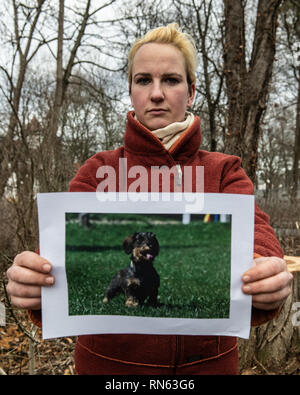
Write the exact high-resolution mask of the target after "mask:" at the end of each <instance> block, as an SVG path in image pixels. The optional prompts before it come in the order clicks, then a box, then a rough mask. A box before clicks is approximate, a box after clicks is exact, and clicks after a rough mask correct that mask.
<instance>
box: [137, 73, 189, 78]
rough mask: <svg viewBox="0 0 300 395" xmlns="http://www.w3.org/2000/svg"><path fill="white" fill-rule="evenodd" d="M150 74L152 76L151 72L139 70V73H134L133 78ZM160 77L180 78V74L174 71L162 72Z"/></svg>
mask: <svg viewBox="0 0 300 395" xmlns="http://www.w3.org/2000/svg"><path fill="white" fill-rule="evenodd" d="M151 76H152V75H151V73H143V72H140V73H136V74H135V75H134V77H133V78H136V77H151ZM162 77H163V78H168V77H178V78H182V75H181V74H178V73H176V72H174V73H172V72H171V73H164V74H162Z"/></svg>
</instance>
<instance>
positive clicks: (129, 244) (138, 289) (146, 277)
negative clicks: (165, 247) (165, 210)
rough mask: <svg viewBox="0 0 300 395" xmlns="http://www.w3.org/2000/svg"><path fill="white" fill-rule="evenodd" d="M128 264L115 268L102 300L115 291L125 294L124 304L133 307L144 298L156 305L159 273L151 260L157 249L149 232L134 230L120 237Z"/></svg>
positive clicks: (143, 300) (106, 301) (109, 298)
mask: <svg viewBox="0 0 300 395" xmlns="http://www.w3.org/2000/svg"><path fill="white" fill-rule="evenodd" d="M123 248H124V251H125V253H126V254H130V259H131V261H130V264H129V265H128V266H127V267H126V268H124V269H122V270H120V271H118V272H117V273H116V274H115V276H114V277H113V279H112V280H111V282H110V284H109V287H108V289H107V291H106V295H105V298H104V299H103V302H104V303H108V302H109V301H110V300H111V299H113V298H114V297H115V296H117V295H119V294H124V295H125V306H126V307H137V306H140V305H142V304H144V303H145V302H146V303H147V304H149V305H150V306H158V305H159V304H158V300H157V296H158V288H159V286H160V277H159V275H158V273H157V271H156V270H155V268H154V266H153V263H154V260H155V258H156V256H157V255H158V253H159V243H158V240H157V238H156V236H155V234H154V233H153V232H135V233H133V234H132V235H130V236H128V237H126V239H125V240H124V241H123Z"/></svg>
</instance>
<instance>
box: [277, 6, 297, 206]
mask: <svg viewBox="0 0 300 395" xmlns="http://www.w3.org/2000/svg"><path fill="white" fill-rule="evenodd" d="M281 16H282V19H283V25H284V29H285V32H286V38H287V39H286V44H287V47H288V50H289V51H290V53H291V55H292V59H293V62H291V64H290V66H291V68H292V75H293V79H294V82H296V86H297V100H296V122H295V140H294V152H293V168H292V178H293V182H292V186H291V190H290V192H291V193H290V195H291V198H292V200H293V201H295V200H296V199H297V194H298V189H299V185H300V184H299V175H300V170H299V164H300V4H299V3H298V2H295V1H292V0H290V1H287V2H286V3H285V6H284V8H283V10H282V13H281Z"/></svg>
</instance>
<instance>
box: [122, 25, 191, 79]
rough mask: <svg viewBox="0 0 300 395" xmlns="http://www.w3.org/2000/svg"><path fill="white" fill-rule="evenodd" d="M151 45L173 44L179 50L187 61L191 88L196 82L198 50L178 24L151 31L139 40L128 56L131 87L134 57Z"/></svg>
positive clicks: (187, 72)
mask: <svg viewBox="0 0 300 395" xmlns="http://www.w3.org/2000/svg"><path fill="white" fill-rule="evenodd" d="M149 43H157V44H172V45H174V46H175V47H176V48H178V49H179V50H180V52H181V53H182V55H183V57H184V59H185V64H186V74H187V82H188V85H189V87H190V86H191V85H192V84H194V83H195V82H196V73H195V72H196V67H197V50H196V45H195V42H194V40H193V38H192V37H191V36H190V35H189V34H187V33H183V32H182V31H181V29H180V27H179V25H178V24H177V23H171V24H169V25H167V26H162V27H158V28H156V29H152V30H149V31H148V32H147V33H146V34H145V36H144V37H142V38H140V39H138V40H137V41H136V42H135V43H134V44H133V46H132V47H131V49H130V51H129V54H128V82H129V87H131V83H132V67H133V61H134V57H135V55H136V53H137V51H138V50H139V48H140V47H141V46H142V45H144V44H149Z"/></svg>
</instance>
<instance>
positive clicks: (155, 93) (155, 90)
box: [151, 82, 164, 102]
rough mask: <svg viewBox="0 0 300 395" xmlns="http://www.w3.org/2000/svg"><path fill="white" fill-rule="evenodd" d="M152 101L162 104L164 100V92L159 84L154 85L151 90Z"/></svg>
mask: <svg viewBox="0 0 300 395" xmlns="http://www.w3.org/2000/svg"><path fill="white" fill-rule="evenodd" d="M151 100H152V101H154V102H160V101H162V100H164V92H163V89H162V86H161V84H160V83H159V82H157V83H154V84H153V85H152V89H151Z"/></svg>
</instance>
